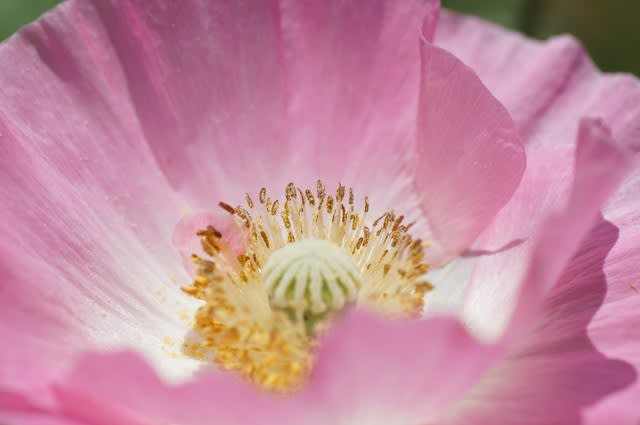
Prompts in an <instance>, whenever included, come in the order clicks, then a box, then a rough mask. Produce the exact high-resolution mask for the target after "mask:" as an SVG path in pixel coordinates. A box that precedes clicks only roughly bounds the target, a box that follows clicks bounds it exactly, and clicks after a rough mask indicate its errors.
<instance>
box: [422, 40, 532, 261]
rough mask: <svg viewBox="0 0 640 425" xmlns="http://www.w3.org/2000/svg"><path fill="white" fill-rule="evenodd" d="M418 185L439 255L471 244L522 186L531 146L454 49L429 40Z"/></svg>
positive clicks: (434, 252)
mask: <svg viewBox="0 0 640 425" xmlns="http://www.w3.org/2000/svg"><path fill="white" fill-rule="evenodd" d="M420 90H421V91H420V106H419V111H418V114H419V115H418V136H417V137H418V146H417V148H418V156H417V158H416V182H415V185H416V189H417V190H418V191H419V192H420V193H422V194H423V195H422V196H423V199H422V200H421V201H422V208H423V210H424V212H425V215H426V218H427V220H428V224H429V227H430V230H431V240H430V241H429V242H432V244H433V246H432V247H431V249H430V251H431V252H432V254H431V255H432V256H433V257H434V258H435V259H436V260H435V261H437V260H440V261H442V260H444V259H448V258H451V257H452V256H454V255H457V254H460V253H461V252H462V251H464V250H465V249H467V248H468V247H469V246H470V244H471V243H472V242H473V240H474V239H475V238H476V237H477V236H478V235H479V234H480V232H481V231H482V230H483V229H484V228H485V226H487V225H488V224H489V222H490V221H491V220H492V219H493V218H494V216H495V215H496V213H497V212H498V211H499V210H500V208H502V207H503V206H504V204H505V203H506V202H507V201H508V200H509V198H510V197H511V195H512V194H513V192H514V191H515V189H516V188H517V186H518V184H519V182H520V179H521V177H522V174H523V172H524V169H525V155H524V149H523V147H522V145H521V141H520V138H519V136H518V134H517V132H516V129H515V127H514V124H513V122H512V120H511V118H510V116H509V113H508V112H507V111H506V109H504V107H503V106H502V105H501V104H500V103H499V102H498V101H497V100H496V99H495V98H494V97H493V96H492V95H491V94H490V93H489V91H488V90H487V89H486V87H485V86H484V85H483V84H482V83H481V82H480V80H479V79H478V77H477V76H476V75H475V73H474V72H473V71H472V70H471V69H470V68H468V67H467V66H465V65H464V64H463V63H462V62H460V61H459V60H458V59H456V58H455V57H454V56H453V55H451V54H450V53H448V52H446V51H445V50H442V49H441V48H439V47H436V46H434V45H432V44H430V43H428V42H426V41H425V42H423V43H422V82H421V88H420Z"/></svg>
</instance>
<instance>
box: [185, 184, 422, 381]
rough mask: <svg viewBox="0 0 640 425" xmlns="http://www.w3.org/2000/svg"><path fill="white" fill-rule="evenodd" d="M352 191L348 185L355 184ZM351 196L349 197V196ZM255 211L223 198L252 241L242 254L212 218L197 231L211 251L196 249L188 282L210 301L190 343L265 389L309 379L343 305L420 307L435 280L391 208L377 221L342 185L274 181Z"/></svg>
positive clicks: (385, 309)
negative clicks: (316, 352)
mask: <svg viewBox="0 0 640 425" xmlns="http://www.w3.org/2000/svg"><path fill="white" fill-rule="evenodd" d="M347 191H348V192H347ZM347 193H348V197H347V199H346V203H345V196H346V195H347ZM245 200H246V205H247V207H248V208H249V210H247V209H245V208H244V207H242V206H238V207H236V208H233V207H231V206H230V205H229V204H227V203H224V202H220V203H219V205H220V207H221V208H222V209H224V210H225V211H226V212H228V213H229V214H231V215H233V216H234V217H235V218H236V220H237V223H238V225H239V226H240V231H242V232H245V233H246V236H247V240H248V246H247V249H246V252H244V253H242V254H240V255H239V256H236V255H235V254H233V253H232V252H231V251H230V249H229V248H228V247H229V245H228V244H227V243H225V241H224V240H223V239H222V235H221V234H220V232H218V231H217V230H216V229H215V228H213V227H212V226H209V227H207V228H206V229H204V230H201V231H200V232H198V236H199V237H200V239H201V244H202V248H203V250H204V252H205V253H206V254H207V256H208V257H209V258H206V259H205V258H200V257H199V256H197V255H194V256H193V257H192V258H193V261H194V263H195V264H196V266H197V274H196V277H195V279H194V281H193V282H192V284H191V285H189V286H185V287H183V291H184V292H185V293H186V294H187V295H189V296H192V297H195V298H198V299H200V300H202V301H204V302H205V305H204V306H202V307H201V308H200V309H199V310H198V312H197V313H196V317H195V324H194V330H195V333H194V335H195V336H196V337H195V339H193V338H191V339H190V340H189V342H187V343H185V345H184V352H185V354H187V355H188V356H189V357H192V358H196V359H212V360H213V361H214V362H216V363H217V364H219V365H220V366H221V367H223V368H225V369H229V370H234V371H237V372H239V373H240V374H242V375H243V376H245V377H247V378H248V379H250V380H251V381H252V382H254V383H256V384H257V385H259V386H262V387H264V388H267V389H271V390H277V391H289V390H292V389H295V388H297V387H298V386H299V385H301V384H302V383H303V381H304V379H305V377H306V376H307V374H308V372H309V370H310V368H311V364H312V354H313V353H312V348H313V346H314V341H315V340H316V338H317V336H318V335H319V334H320V333H321V332H322V330H323V329H325V328H326V327H327V326H329V325H330V323H331V320H332V317H334V316H335V313H338V312H339V311H340V310H342V309H343V308H344V307H345V306H347V305H349V304H356V305H358V306H360V307H363V308H368V309H372V310H375V311H378V312H380V313H382V314H385V315H387V316H391V317H398V316H405V317H406V316H417V315H419V314H420V313H421V312H422V306H423V298H424V294H425V293H426V292H427V291H429V290H431V289H432V287H431V285H430V284H429V283H428V282H426V281H425V280H424V275H425V273H426V272H427V271H428V269H429V266H428V265H427V264H426V263H425V262H424V244H423V243H422V241H421V240H419V239H413V238H412V237H411V236H410V235H409V234H408V231H409V229H410V228H411V227H412V225H413V223H411V224H409V225H406V226H405V225H403V224H402V223H403V221H404V216H402V215H400V216H396V215H395V214H394V213H393V211H388V212H386V213H385V214H383V215H381V216H380V217H379V218H377V219H376V220H374V221H373V222H370V220H369V219H368V217H367V215H368V213H369V212H370V204H369V199H368V198H367V197H365V198H364V207H363V209H362V210H361V212H359V211H358V208H357V206H356V200H355V195H354V192H353V190H352V189H351V188H347V187H346V186H343V185H342V184H339V185H338V188H337V189H336V191H335V193H334V194H333V195H327V193H326V188H325V186H324V184H323V183H322V182H321V181H318V182H317V184H316V190H315V196H314V193H312V191H311V190H309V189H301V188H299V187H296V186H295V185H294V184H293V183H289V184H288V185H287V187H286V189H285V196H284V200H282V204H281V203H280V202H281V201H280V200H279V199H271V198H270V197H268V196H267V190H266V188H262V189H260V191H259V194H258V200H259V204H255V203H254V202H253V199H252V198H251V196H249V195H248V194H247V195H246V197H245Z"/></svg>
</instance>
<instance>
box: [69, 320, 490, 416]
mask: <svg viewBox="0 0 640 425" xmlns="http://www.w3.org/2000/svg"><path fill="white" fill-rule="evenodd" d="M498 350H499V347H497V346H485V345H482V344H478V343H477V342H474V340H473V339H472V338H470V337H469V335H468V334H467V333H466V332H465V331H464V329H463V328H462V327H461V326H460V325H459V324H457V323H456V322H455V321H451V320H448V319H431V320H426V321H411V322H404V321H400V322H396V321H387V320H381V319H378V318H374V317H371V316H369V315H368V314H364V313H358V312H355V313H350V314H348V315H347V316H346V317H345V318H344V319H343V320H342V321H341V323H339V324H337V325H336V327H335V328H334V329H333V330H332V331H331V332H330V334H329V335H328V336H327V337H326V338H325V339H324V341H323V344H322V346H321V349H320V352H319V353H318V358H317V363H316V367H315V369H314V372H313V374H312V376H311V378H310V381H309V383H308V385H307V386H306V387H305V388H304V390H303V391H302V392H301V393H298V394H296V395H292V396H290V397H287V398H279V397H278V398H272V397H270V396H268V395H266V394H263V393H261V392H259V391H256V390H254V389H253V388H251V387H249V386H247V385H245V384H243V383H241V382H240V381H239V380H237V378H235V377H233V376H231V375H229V374H221V375H218V374H210V375H204V376H202V377H200V378H198V379H196V380H194V381H192V382H190V383H188V384H184V385H181V386H177V387H167V386H166V385H165V384H163V383H162V382H161V381H159V380H158V378H157V377H155V376H154V375H153V373H152V372H151V370H150V369H149V368H148V367H147V366H146V365H145V364H144V363H142V362H141V361H140V360H139V359H137V358H136V357H133V356H132V355H130V354H103V355H91V356H88V357H86V358H85V359H84V360H83V361H82V362H81V363H80V364H79V365H78V367H77V368H76V369H75V371H74V372H73V373H72V374H71V375H70V377H69V379H68V380H67V381H65V382H63V383H62V384H61V385H60V386H59V390H58V396H59V401H60V403H61V404H62V406H63V410H64V411H65V413H67V414H70V415H73V416H74V417H78V418H84V417H87V418H90V417H93V416H94V415H95V411H94V408H95V407H98V408H99V409H100V412H101V414H102V415H103V417H107V418H108V417H114V418H117V417H123V415H125V414H126V413H127V412H136V414H137V415H138V417H140V418H145V419H147V420H149V421H152V422H170V423H180V424H184V425H198V424H205V423H210V422H211V421H212V420H213V421H216V422H218V423H229V424H255V423H281V424H283V425H284V424H297V425H301V424H308V425H312V424H313V425H316V424H317V425H320V424H329V423H331V424H334V423H358V424H360V425H367V424H374V423H379V422H380V420H383V421H384V423H388V424H398V425H406V424H411V423H425V421H427V420H429V419H430V418H434V417H436V416H438V415H441V414H442V413H443V412H444V411H445V410H446V409H447V408H448V407H449V406H450V405H451V404H452V403H453V402H455V401H456V400H458V399H459V398H460V397H461V396H462V395H463V394H464V393H465V392H466V391H467V389H468V388H469V387H470V386H471V385H472V384H473V383H474V381H475V380H476V379H477V377H478V376H479V375H480V374H482V373H483V371H484V370H485V369H486V367H487V366H488V365H489V364H490V363H491V362H492V361H493V360H494V358H495V356H496V355H497V353H498ZM416 353H420V355H416ZM451 364H455V370H453V369H451V367H450V365H451ZM113 370H117V371H118V373H112V372H111V371H113ZM96 382H100V385H95V383H96ZM376 421H377V422H376Z"/></svg>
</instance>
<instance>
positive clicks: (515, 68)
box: [436, 12, 640, 145]
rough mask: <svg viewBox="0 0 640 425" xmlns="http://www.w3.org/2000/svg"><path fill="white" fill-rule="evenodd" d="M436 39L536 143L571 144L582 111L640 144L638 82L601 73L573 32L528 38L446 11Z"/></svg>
mask: <svg viewBox="0 0 640 425" xmlns="http://www.w3.org/2000/svg"><path fill="white" fill-rule="evenodd" d="M436 44H438V45H439V46H442V47H444V48H445V49H447V50H449V51H451V52H453V53H454V54H455V55H456V56H458V57H459V58H461V59H462V60H463V61H464V62H465V63H467V64H468V65H469V66H471V67H472V68H473V69H474V71H476V72H477V73H478V75H479V76H480V78H481V79H482V81H483V82H484V83H485V84H486V85H487V87H489V89H490V90H491V92H492V93H493V94H494V95H495V96H496V97H497V98H498V99H500V101H501V102H502V103H503V104H504V105H505V106H506V107H507V109H508V110H509V112H511V114H512V116H513V118H514V120H515V122H516V124H517V125H518V129H519V131H520V133H521V134H522V135H523V138H524V140H525V141H526V142H527V143H528V144H530V145H545V144H547V145H549V144H562V143H566V144H571V143H572V135H573V134H574V133H575V131H576V130H577V128H578V119H579V118H580V117H583V116H591V117H599V118H602V119H603V120H604V121H605V122H606V123H607V125H608V126H609V128H611V129H612V132H613V136H614V138H615V139H616V140H617V141H618V142H619V143H622V144H625V143H628V142H631V140H632V139H635V143H636V145H637V144H640V142H639V140H640V121H639V120H638V119H637V116H638V114H640V84H638V80H637V79H636V78H634V77H632V76H628V75H621V74H607V75H603V74H601V73H600V72H599V71H598V70H597V69H596V67H595V66H594V65H593V63H592V62H591V60H590V59H589V56H588V54H587V52H586V51H585V49H584V48H583V47H582V46H581V45H580V43H579V42H578V41H576V40H575V39H574V38H572V37H570V36H560V37H554V38H551V39H549V40H548V41H545V42H539V41H534V40H531V39H527V38H525V37H524V36H522V35H520V34H517V33H514V32H510V31H507V30H505V29H503V28H500V27H498V26H496V25H493V24H490V23H487V22H484V21H482V20H480V19H478V18H473V17H466V16H462V15H457V14H455V13H451V12H443V13H442V16H441V20H440V23H439V25H438V31H437V34H436Z"/></svg>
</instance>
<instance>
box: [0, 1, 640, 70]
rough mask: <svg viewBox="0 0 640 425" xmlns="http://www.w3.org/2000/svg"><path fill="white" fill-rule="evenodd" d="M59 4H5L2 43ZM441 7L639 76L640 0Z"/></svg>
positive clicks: (1, 6)
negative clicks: (562, 38)
mask: <svg viewBox="0 0 640 425" xmlns="http://www.w3.org/2000/svg"><path fill="white" fill-rule="evenodd" d="M176 1H180V0H176ZM398 1H406V0H398ZM59 2H60V0H0V40H1V39H4V38H6V37H8V36H9V35H11V34H12V33H13V32H14V31H16V30H17V29H18V28H20V27H21V26H23V25H24V24H26V23H28V22H30V21H33V20H34V19H36V18H37V17H38V16H39V15H40V14H42V13H43V12H45V11H46V10H48V9H50V8H51V7H53V6H54V5H56V4H57V3H59ZM442 3H443V5H444V6H445V7H448V8H450V9H454V10H457V11H460V12H464V13H469V14H473V15H478V16H482V17H484V18H486V19H489V20H492V21H495V22H498V23H500V24H501V25H504V26H507V27H509V28H513V29H516V30H518V31H521V32H523V33H525V34H528V35H529V36H532V37H536V38H546V37H548V36H550V35H554V34H560V33H571V34H574V35H575V36H577V37H578V38H580V39H581V40H582V41H583V42H584V43H585V45H586V46H587V48H588V49H589V51H590V53H591V55H592V56H593V58H594V60H595V61H596V63H598V65H599V66H600V67H601V68H602V69H604V70H607V71H627V72H633V73H635V74H636V75H640V22H639V21H640V0H442Z"/></svg>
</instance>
